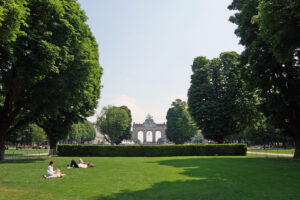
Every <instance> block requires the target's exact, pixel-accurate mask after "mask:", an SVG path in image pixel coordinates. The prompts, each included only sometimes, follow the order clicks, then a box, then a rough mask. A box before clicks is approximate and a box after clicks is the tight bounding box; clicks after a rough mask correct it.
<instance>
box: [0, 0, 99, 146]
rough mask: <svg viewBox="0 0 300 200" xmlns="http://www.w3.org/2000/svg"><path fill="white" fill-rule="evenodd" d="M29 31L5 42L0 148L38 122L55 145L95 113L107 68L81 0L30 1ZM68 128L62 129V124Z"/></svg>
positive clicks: (1, 49)
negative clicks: (104, 70) (80, 121)
mask: <svg viewBox="0 0 300 200" xmlns="http://www.w3.org/2000/svg"><path fill="white" fill-rule="evenodd" d="M26 7H27V8H28V10H30V12H29V14H28V16H27V18H26V21H25V23H26V26H25V25H23V26H21V27H20V31H22V32H24V34H22V35H20V36H19V37H17V38H16V40H15V41H14V42H10V43H9V44H7V43H5V42H2V41H0V63H1V65H0V73H1V74H0V85H1V88H0V93H1V95H0V96H1V102H0V121H1V124H0V147H1V149H3V148H4V141H5V139H6V138H7V136H9V135H10V134H12V133H14V132H15V131H16V130H17V129H19V128H22V127H24V126H26V125H27V124H28V123H29V122H31V121H35V122H36V123H38V125H39V126H40V127H42V128H43V129H44V130H45V131H46V133H47V135H48V137H49V139H50V146H51V148H55V146H56V142H57V141H58V140H59V139H62V138H64V137H65V136H66V134H67V132H68V131H67V129H69V128H70V127H71V125H72V124H73V123H74V122H76V121H78V120H80V119H82V118H85V117H87V116H90V115H92V114H93V113H94V109H95V108H96V107H97V100H98V98H99V96H100V78H101V75H102V68H101V67H100V65H99V53H98V45H97V42H96V40H95V38H94V36H93V35H92V33H91V31H90V28H89V27H88V25H87V24H86V20H87V17H86V15H85V13H84V11H83V10H81V8H80V5H79V4H78V3H77V2H76V0H52V1H39V0H28V1H27V4H26ZM58 126H62V127H58Z"/></svg>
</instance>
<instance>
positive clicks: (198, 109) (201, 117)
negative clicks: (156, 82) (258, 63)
mask: <svg viewBox="0 0 300 200" xmlns="http://www.w3.org/2000/svg"><path fill="white" fill-rule="evenodd" d="M199 59H200V60H205V62H201V64H200V66H201V67H198V66H199V62H198V61H199ZM192 68H193V69H195V68H198V70H193V72H194V73H193V74H192V76H191V79H192V80H191V87H190V89H189V92H188V108H189V112H190V113H191V115H192V117H193V119H194V120H195V122H196V123H197V125H198V127H199V128H200V129H201V130H202V133H203V135H204V137H205V138H206V139H212V140H215V141H217V142H219V143H223V142H224V139H225V138H226V137H228V136H230V135H233V134H237V133H239V132H240V131H242V130H243V129H244V128H245V127H246V126H247V125H249V123H250V124H251V119H252V117H253V116H254V115H255V113H256V107H255V106H256V104H255V103H256V102H255V98H254V95H253V94H252V93H249V92H248V91H246V90H245V84H244V82H243V81H242V77H241V75H242V73H241V69H240V68H239V55H238V54H237V53H235V52H224V53H221V54H220V57H219V58H214V59H212V60H207V59H206V58H204V57H198V58H195V60H194V63H193V65H192Z"/></svg>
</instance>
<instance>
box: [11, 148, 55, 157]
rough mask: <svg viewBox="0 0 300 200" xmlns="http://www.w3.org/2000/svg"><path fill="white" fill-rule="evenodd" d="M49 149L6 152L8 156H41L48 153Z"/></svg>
mask: <svg viewBox="0 0 300 200" xmlns="http://www.w3.org/2000/svg"><path fill="white" fill-rule="evenodd" d="M48 152H49V149H20V150H16V149H8V150H5V155H6V156H16V155H28V154H41V153H48Z"/></svg>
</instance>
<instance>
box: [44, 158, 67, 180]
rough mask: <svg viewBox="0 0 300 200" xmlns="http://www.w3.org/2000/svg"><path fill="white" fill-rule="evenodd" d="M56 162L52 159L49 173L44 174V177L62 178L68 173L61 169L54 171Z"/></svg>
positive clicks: (48, 169)
mask: <svg viewBox="0 0 300 200" xmlns="http://www.w3.org/2000/svg"><path fill="white" fill-rule="evenodd" d="M53 167H54V162H53V161H50V163H49V166H48V168H47V174H46V175H44V178H62V177H63V176H65V175H66V174H64V173H62V172H60V170H59V169H57V170H55V171H53Z"/></svg>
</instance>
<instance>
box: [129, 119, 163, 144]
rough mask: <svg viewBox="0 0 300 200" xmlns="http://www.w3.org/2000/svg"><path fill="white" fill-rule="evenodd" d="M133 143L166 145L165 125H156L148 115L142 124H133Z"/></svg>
mask: <svg viewBox="0 0 300 200" xmlns="http://www.w3.org/2000/svg"><path fill="white" fill-rule="evenodd" d="M133 141H134V143H136V144H138V143H142V144H147V143H148V144H152V143H153V144H156V143H158V142H159V143H163V144H164V143H166V142H167V137H166V124H165V123H163V124H156V123H155V122H154V120H153V117H152V116H151V115H149V114H148V115H147V117H146V120H145V122H144V123H142V124H136V123H133Z"/></svg>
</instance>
